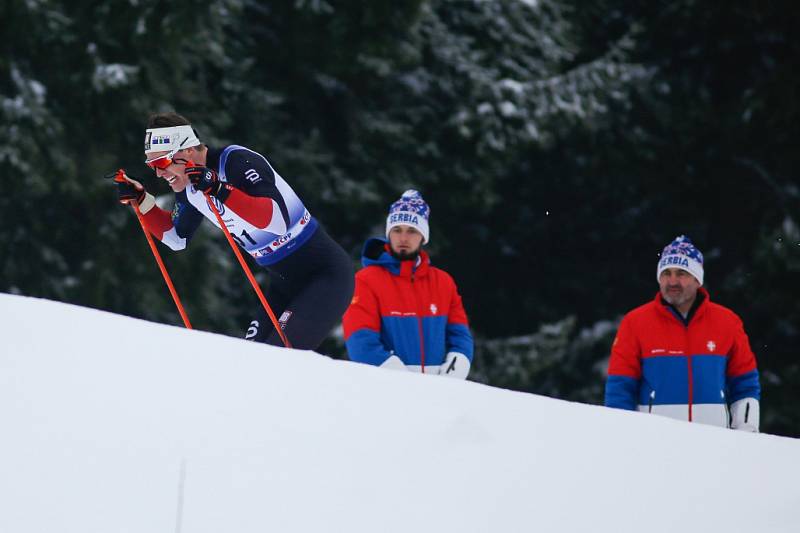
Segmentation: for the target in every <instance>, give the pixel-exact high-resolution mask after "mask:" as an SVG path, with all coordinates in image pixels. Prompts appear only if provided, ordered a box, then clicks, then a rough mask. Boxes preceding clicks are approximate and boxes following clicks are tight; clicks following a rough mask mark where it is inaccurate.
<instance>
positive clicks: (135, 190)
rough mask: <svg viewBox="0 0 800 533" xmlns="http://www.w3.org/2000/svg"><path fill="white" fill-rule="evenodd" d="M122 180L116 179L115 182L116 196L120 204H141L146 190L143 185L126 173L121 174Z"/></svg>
mask: <svg viewBox="0 0 800 533" xmlns="http://www.w3.org/2000/svg"><path fill="white" fill-rule="evenodd" d="M122 178H123V179H122V180H121V181H120V180H116V181H115V183H116V184H117V198H118V199H119V203H121V204H130V203H135V204H141V203H142V200H144V197H145V195H146V194H147V191H145V190H144V186H143V185H142V184H141V183H139V182H138V181H136V180H132V179H131V178H129V177H128V176H127V175H125V174H123V175H122Z"/></svg>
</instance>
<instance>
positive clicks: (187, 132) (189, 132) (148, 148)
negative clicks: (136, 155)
mask: <svg viewBox="0 0 800 533" xmlns="http://www.w3.org/2000/svg"><path fill="white" fill-rule="evenodd" d="M200 144H202V143H201V142H200V139H198V138H197V135H196V134H195V133H194V129H192V127H191V126H189V125H183V126H170V127H168V128H151V129H148V130H147V132H146V133H145V136H144V153H146V154H149V153H152V152H164V151H168V152H169V153H168V154H167V156H169V157H172V156H173V155H175V153H176V152H177V151H178V150H183V149H184V148H191V147H192V146H198V145H200Z"/></svg>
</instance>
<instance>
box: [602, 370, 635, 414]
mask: <svg viewBox="0 0 800 533" xmlns="http://www.w3.org/2000/svg"><path fill="white" fill-rule="evenodd" d="M638 391H639V380H638V379H634V378H631V377H628V376H608V380H607V381H606V397H605V405H606V407H615V408H617V409H628V410H630V411H633V410H635V409H636V397H637V395H638Z"/></svg>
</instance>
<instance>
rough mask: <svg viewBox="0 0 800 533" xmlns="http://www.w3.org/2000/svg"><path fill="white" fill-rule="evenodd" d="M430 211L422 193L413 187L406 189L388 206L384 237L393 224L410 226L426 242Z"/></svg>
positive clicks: (387, 235) (387, 236) (387, 234)
mask: <svg viewBox="0 0 800 533" xmlns="http://www.w3.org/2000/svg"><path fill="white" fill-rule="evenodd" d="M430 213H431V209H430V208H429V207H428V204H427V203H425V200H423V199H422V195H421V194H420V193H419V192H417V191H415V190H414V189H409V190H407V191H406V192H404V193H403V195H402V196H401V197H400V199H399V200H397V201H396V202H395V203H393V204H392V206H391V207H390V208H389V216H388V217H386V238H387V239H388V238H389V231H391V229H392V228H393V227H395V226H411V227H413V228H416V229H417V231H419V232H420V233H422V239H423V240H422V242H423V244H428V217H429V216H430Z"/></svg>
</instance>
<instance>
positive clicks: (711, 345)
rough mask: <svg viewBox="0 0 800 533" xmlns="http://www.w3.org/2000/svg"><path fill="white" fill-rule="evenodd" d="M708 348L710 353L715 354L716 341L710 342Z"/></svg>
mask: <svg viewBox="0 0 800 533" xmlns="http://www.w3.org/2000/svg"><path fill="white" fill-rule="evenodd" d="M706 348H708V351H709V352H713V351H714V350H715V349H716V348H717V345H716V343H715V342H714V341H708V344H706Z"/></svg>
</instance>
